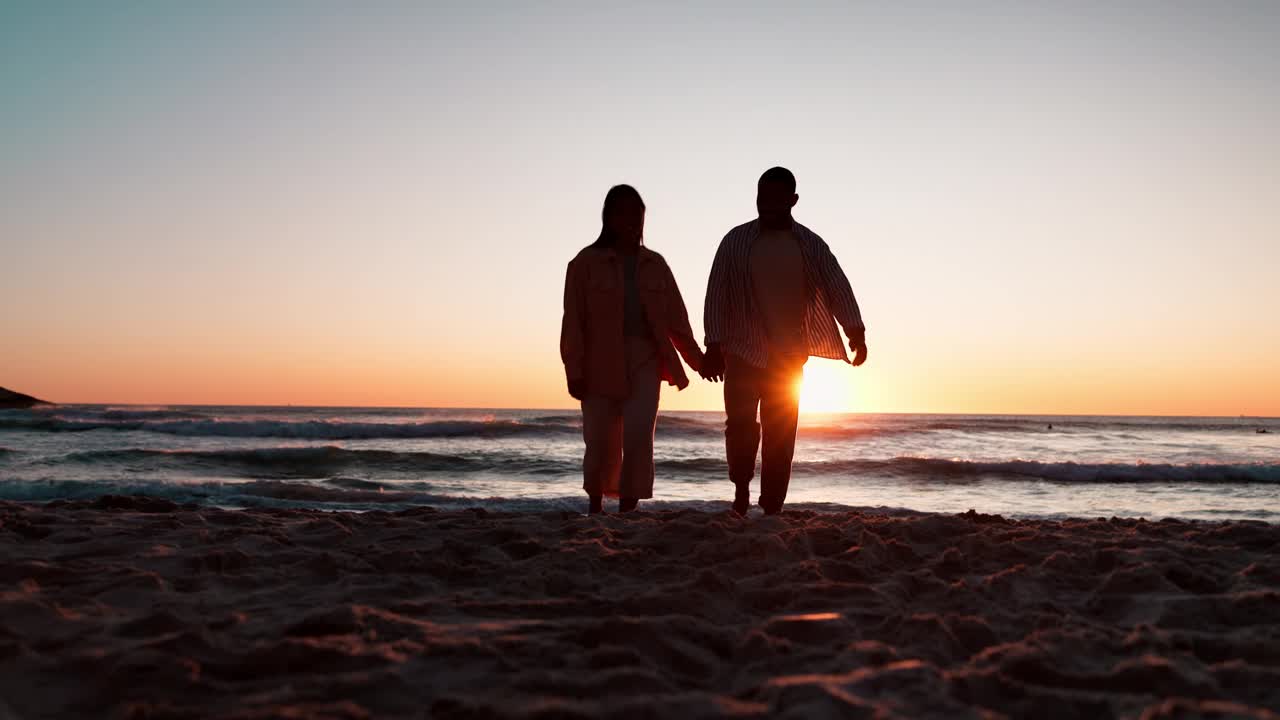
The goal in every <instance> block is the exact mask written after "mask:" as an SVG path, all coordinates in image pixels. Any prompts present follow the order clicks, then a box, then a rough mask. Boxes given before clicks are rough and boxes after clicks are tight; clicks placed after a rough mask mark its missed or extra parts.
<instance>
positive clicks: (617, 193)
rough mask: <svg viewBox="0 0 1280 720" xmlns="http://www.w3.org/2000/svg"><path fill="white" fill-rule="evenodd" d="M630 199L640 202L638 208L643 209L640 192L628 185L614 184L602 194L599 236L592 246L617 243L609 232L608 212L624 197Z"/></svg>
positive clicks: (599, 246)
mask: <svg viewBox="0 0 1280 720" xmlns="http://www.w3.org/2000/svg"><path fill="white" fill-rule="evenodd" d="M628 198H630V199H632V200H635V201H636V202H638V203H640V209H641V210H644V209H645V207H644V200H641V199H640V193H639V192H638V191H636V189H635V188H633V187H631V186H630V185H614V186H613V187H611V188H609V192H608V193H606V194H605V196H604V208H602V209H601V210H600V237H598V238H596V241H595V242H593V243H591V245H590V247H593V248H611V247H613V246H614V245H616V244H617V238H615V237H614V236H613V233H611V232H609V213H610V211H612V210H613V209H614V208H615V207H617V206H618V203H620V202H622V201H623V200H624V199H628ZM640 244H641V245H643V244H644V238H641V239H640Z"/></svg>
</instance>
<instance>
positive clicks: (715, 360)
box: [698, 344, 724, 382]
mask: <svg viewBox="0 0 1280 720" xmlns="http://www.w3.org/2000/svg"><path fill="white" fill-rule="evenodd" d="M698 374H699V375H701V376H702V379H703V380H709V381H711V382H720V381H721V380H723V379H724V355H723V354H722V353H721V352H720V346H719V345H717V344H711V345H708V346H707V352H706V353H704V354H703V356H702V368H701V369H699V370H698Z"/></svg>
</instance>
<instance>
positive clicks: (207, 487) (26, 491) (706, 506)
mask: <svg viewBox="0 0 1280 720" xmlns="http://www.w3.org/2000/svg"><path fill="white" fill-rule="evenodd" d="M104 495H113V496H145V497H154V498H163V499H166V500H170V501H173V502H175V503H179V504H192V505H195V506H217V507H230V508H322V509H327V510H357V511H369V510H383V511H399V510H407V509H414V508H421V507H423V506H429V507H435V508H438V509H442V510H457V509H463V508H483V509H484V510H486V511H491V512H518V513H525V512H573V513H581V512H582V511H583V510H584V509H585V505H586V503H585V498H584V497H583V496H582V495H581V494H574V495H565V496H561V497H532V498H522V497H503V496H478V495H452V494H448V493H440V492H434V491H433V490H432V489H431V487H430V486H428V485H426V484H425V483H410V484H396V485H378V486H376V487H365V486H363V484H362V486H360V487H346V486H345V484H344V482H341V481H335V480H328V481H320V482H309V481H281V480H255V481H248V482H201V483H187V484H184V483H170V482H164V481H145V480H140V481H75V480H45V481H21V482H18V481H7V480H0V501H5V500H8V501H19V502H49V501H58V500H89V499H97V498H100V497H102V496H104ZM729 505H730V503H729V501H728V500H723V499H715V500H662V499H655V500H646V501H645V502H644V509H645V510H647V511H655V510H697V511H702V512H725V511H728V509H729ZM787 507H788V509H790V510H812V511H816V512H840V511H851V510H858V511H862V512H870V513H876V514H889V513H895V514H896V513H903V514H918V512H917V511H912V510H907V509H902V508H887V507H867V506H852V505H841V504H839V503H826V502H823V503H804V502H793V503H790V504H788V506H787Z"/></svg>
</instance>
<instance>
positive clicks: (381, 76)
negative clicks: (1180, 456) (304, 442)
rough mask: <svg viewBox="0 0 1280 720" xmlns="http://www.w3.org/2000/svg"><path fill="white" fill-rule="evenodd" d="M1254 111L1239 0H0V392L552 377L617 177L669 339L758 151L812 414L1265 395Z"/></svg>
mask: <svg viewBox="0 0 1280 720" xmlns="http://www.w3.org/2000/svg"><path fill="white" fill-rule="evenodd" d="M1278 129H1280V3H1274V2H1270V1H1268V0H1260V1H1257V2H1249V1H1243V0H1242V1H1233V2H1227V3H1207V2H1181V1H1179V0H1168V1H1164V2H1123V1H1120V2H1079V3H1058V2H1046V3H1038V2H1028V1H1026V0H1019V1H1013V0H1011V1H1010V2H980V1H972V2H941V1H940V2H929V3H925V2H910V1H908V2H901V3H880V2H866V3H859V2H840V3H777V2H770V3H749V2H733V3H713V2H706V3H665V2H644V3H633V4H622V3H602V2H582V3H561V2H549V3H486V2H465V3H456V4H446V3H429V2H403V3H391V2H367V3H363V2H362V3H338V2H321V1H316V2H301V1H299V2H285V1H281V2H265V3H264V2H236V1H228V2H219V3H172V2H120V3H99V2H83V3H75V2H65V3H39V2H22V1H14V2H4V3H0V257H2V258H3V268H4V273H3V278H4V280H3V282H0V385H3V386H5V387H9V388H12V389H15V390H18V391H22V392H27V393H30V394H34V395H37V396H40V397H43V398H46V399H49V400H54V401H60V402H103V403H141V404H168V403H192V404H290V403H291V404H306V405H392V406H459V407H538V408H554V407H571V406H572V405H573V400H572V399H571V398H569V397H568V395H567V394H566V392H565V390H564V377H563V369H562V366H561V364H560V359H559V355H558V335H559V325H560V315H561V302H562V292H563V282H564V270H565V265H566V263H567V262H568V261H569V260H570V259H571V258H572V257H573V255H574V254H575V253H576V252H577V251H578V250H579V249H580V248H581V247H583V246H584V245H586V244H588V243H589V242H591V241H592V240H593V239H594V237H595V235H596V234H597V233H598V231H599V223H600V215H599V213H600V205H601V202H602V201H603V198H604V194H605V192H606V191H607V190H608V188H609V187H610V186H611V185H614V184H617V183H621V182H625V183H630V184H632V185H634V186H635V187H636V188H637V189H639V191H640V193H641V194H642V195H643V197H644V199H645V202H646V204H647V206H648V213H647V224H646V230H645V242H646V244H647V245H648V246H649V247H651V248H652V249H654V250H656V251H658V252H660V253H662V254H663V256H664V257H665V258H666V259H667V262H668V263H669V264H670V266H671V268H672V270H673V272H674V274H675V277H676V279H677V281H678V283H679V286H680V290H681V292H682V293H683V295H684V298H685V302H686V304H687V305H688V308H689V314H690V317H691V320H692V322H693V325H694V328H695V331H696V334H697V335H699V336H701V323H702V299H703V294H704V291H705V288H706V277H707V273H708V271H709V269H710V265H711V260H712V257H713V255H714V253H715V249H716V246H717V243H718V242H719V240H720V238H721V237H723V235H724V233H725V232H726V231H727V230H728V229H729V228H730V227H732V226H734V225H737V224H739V223H742V222H745V221H748V220H750V219H752V217H753V216H754V191H755V182H756V179H757V178H758V177H759V175H760V173H761V172H762V171H763V170H764V169H766V168H768V167H771V166H774V165H784V166H786V167H788V168H790V169H791V170H793V171H794V172H795V174H796V176H797V178H798V184H799V185H798V193H799V195H800V201H799V204H798V205H797V207H796V210H795V216H796V218H797V220H799V221H800V222H802V223H804V224H805V225H806V226H808V227H810V228H811V229H813V230H814V231H816V232H818V233H819V234H820V235H822V236H823V237H824V238H825V239H826V241H827V242H828V243H829V244H830V246H831V248H832V250H833V251H834V253H835V254H836V256H837V258H838V259H839V260H840V262H841V264H842V266H843V268H844V270H845V272H846V273H847V275H848V276H849V279H850V281H851V283H852V286H853V288H854V291H855V293H856V295H857V297H858V299H859V303H860V304H861V306H862V311H863V315H864V318H865V320H866V323H867V327H868V332H867V340H868V344H869V347H870V353H869V360H868V362H867V364H866V365H865V366H863V367H861V368H856V369H855V368H851V367H849V366H847V365H843V364H841V363H838V362H834V361H825V360H813V361H811V362H810V363H809V367H808V369H807V373H808V375H807V382H808V383H809V390H808V392H807V393H806V394H805V398H806V402H807V405H808V407H807V409H814V410H816V409H828V410H830V409H840V410H849V411H859V412H972V413H1052V414H1058V413H1062V414H1068V413H1082V414H1186V415H1229V416H1234V415H1269V416H1280V371H1278V369H1280V363H1277V360H1276V358H1277V357H1280V322H1278V321H1277V312H1278V311H1280V283H1278V282H1277V278H1280V133H1278V132H1277V130H1278ZM720 392H721V386H719V385H715V384H710V383H705V382H702V381H701V380H698V379H697V378H696V377H695V379H694V382H693V384H692V385H691V386H690V387H689V388H688V389H686V390H684V391H682V392H676V391H675V389H674V388H665V389H664V395H663V398H662V407H663V408H665V409H704V410H713V409H717V408H720V407H721V397H720Z"/></svg>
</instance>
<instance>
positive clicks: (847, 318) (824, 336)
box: [702, 220, 866, 368]
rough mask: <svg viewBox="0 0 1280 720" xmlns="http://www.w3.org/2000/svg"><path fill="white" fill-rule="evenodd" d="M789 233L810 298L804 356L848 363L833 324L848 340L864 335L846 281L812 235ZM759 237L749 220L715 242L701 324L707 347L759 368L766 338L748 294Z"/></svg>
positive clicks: (765, 357) (803, 230)
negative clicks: (717, 246) (754, 246)
mask: <svg viewBox="0 0 1280 720" xmlns="http://www.w3.org/2000/svg"><path fill="white" fill-rule="evenodd" d="M792 232H794V233H795V238H796V243H797V244H798V245H799V246H800V254H801V256H802V257H803V259H804V274H805V285H806V291H807V294H808V297H809V302H808V304H807V306H806V308H805V314H804V321H803V322H804V338H805V344H806V346H807V350H808V354H809V355H813V356H816V357H824V358H832V359H835V360H844V361H845V362H848V361H849V355H848V353H846V352H845V346H844V342H843V341H842V340H841V339H840V331H839V329H837V328H836V321H837V320H839V321H840V325H842V326H843V327H844V329H845V332H846V333H848V334H849V335H851V336H852V335H854V334H861V333H862V332H864V331H865V330H866V326H865V325H864V324H863V322H862V313H861V312H860V311H859V310H858V301H857V300H856V299H855V298H854V297H853V289H852V288H851V287H849V279H848V278H846V277H845V275H844V271H843V270H841V269H840V263H838V262H836V258H835V255H832V254H831V248H830V247H828V246H827V243H826V241H824V240H823V239H822V238H821V237H819V236H818V234H817V233H815V232H813V231H812V230H810V229H809V228H807V227H805V226H803V225H801V224H800V223H798V222H793V223H792ZM759 235H760V221H759V220H752V221H751V222H749V223H745V224H743V225H739V226H738V227H736V228H734V229H732V230H730V231H729V233H728V234H727V235H725V236H724V239H723V240H721V241H720V249H719V250H717V251H716V259H715V262H713V263H712V265H711V277H710V278H709V279H708V281H707V299H706V306H705V307H704V308H703V316H702V321H703V325H704V328H705V330H706V343H707V344H708V345H710V344H712V343H720V348H721V349H722V350H723V351H724V352H726V353H732V354H734V355H737V356H738V357H740V358H742V359H743V360H746V361H747V362H748V363H750V364H752V365H754V366H756V367H761V368H762V367H765V366H766V365H767V364H768V361H769V337H768V333H767V332H766V331H765V326H764V318H763V317H762V316H761V314H760V312H759V309H758V308H756V306H755V298H754V297H753V293H752V292H751V245H752V243H754V242H755V240H756V238H757V237H759Z"/></svg>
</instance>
